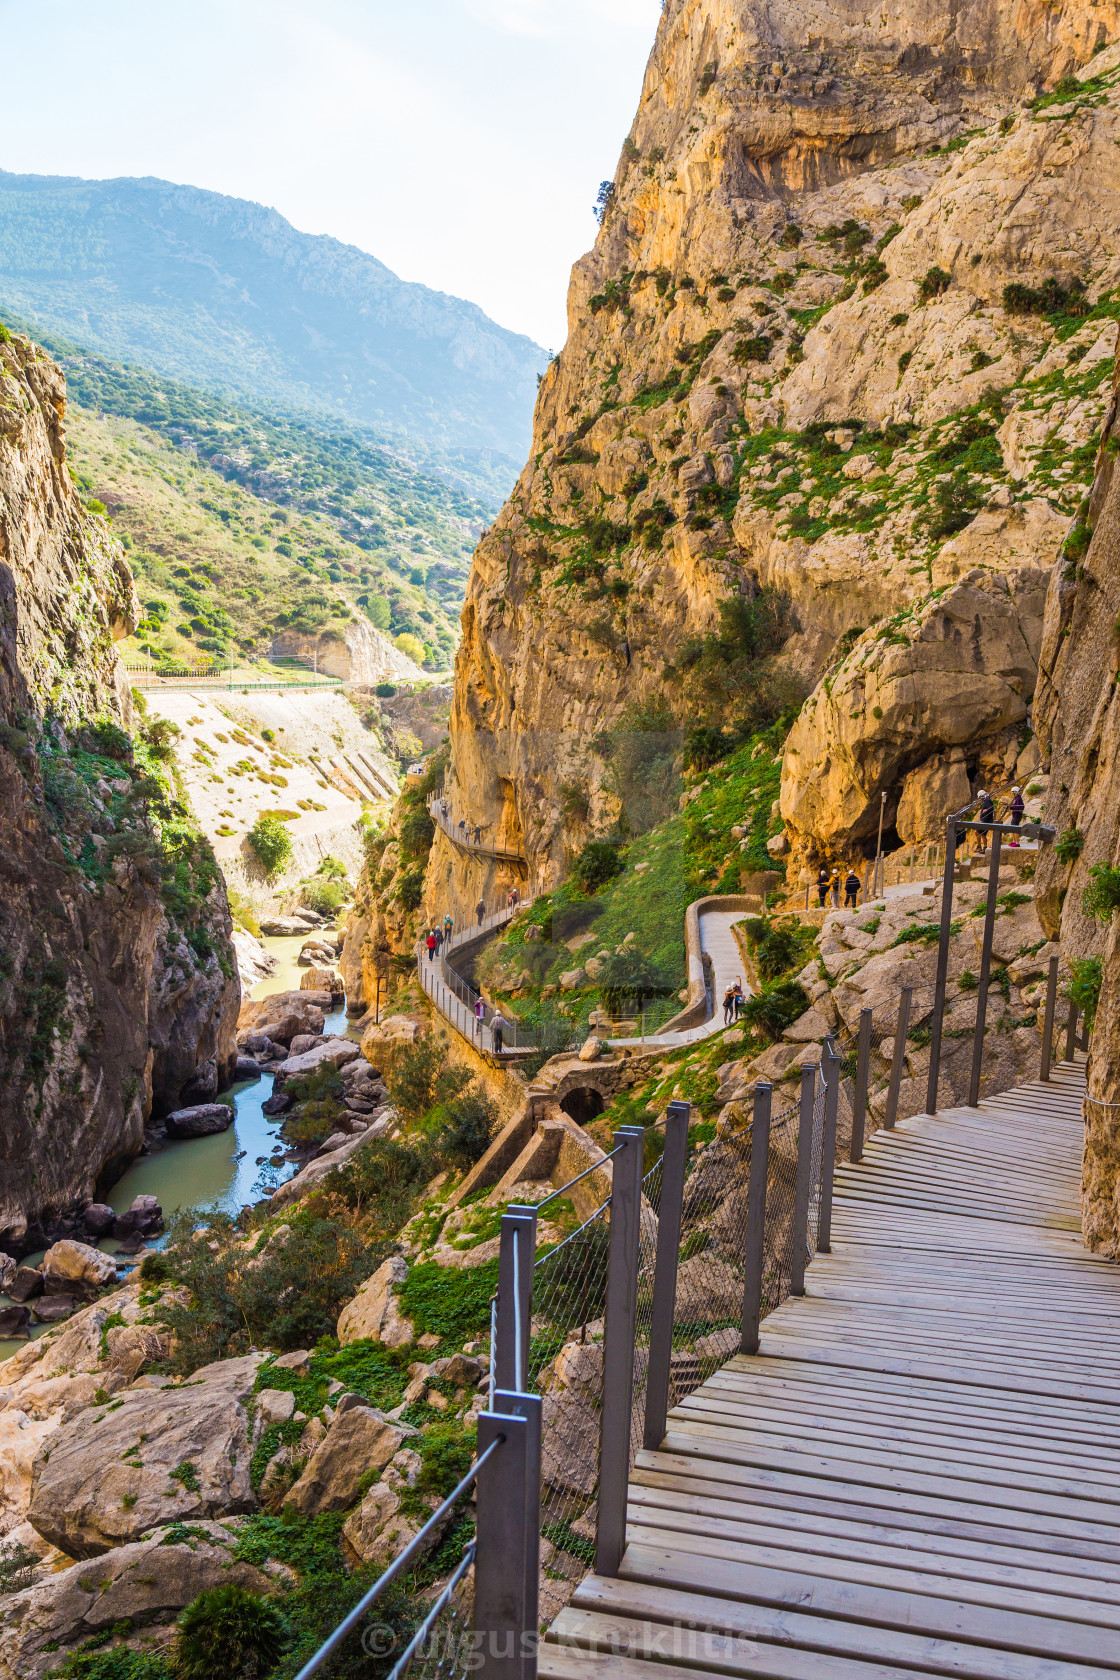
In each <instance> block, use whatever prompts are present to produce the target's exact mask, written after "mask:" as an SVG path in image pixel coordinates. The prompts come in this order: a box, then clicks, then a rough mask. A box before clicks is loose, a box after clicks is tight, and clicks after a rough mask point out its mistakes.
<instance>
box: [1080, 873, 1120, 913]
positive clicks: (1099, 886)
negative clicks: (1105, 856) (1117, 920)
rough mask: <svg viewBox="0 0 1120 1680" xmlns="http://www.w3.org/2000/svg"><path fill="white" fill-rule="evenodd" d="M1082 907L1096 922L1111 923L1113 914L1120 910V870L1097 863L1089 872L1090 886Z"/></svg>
mask: <svg viewBox="0 0 1120 1680" xmlns="http://www.w3.org/2000/svg"><path fill="white" fill-rule="evenodd" d="M1081 907H1082V909H1083V910H1084V912H1085V914H1086V915H1087V916H1092V917H1093V919H1094V921H1098V922H1108V921H1111V920H1112V915H1113V912H1114V911H1116V910H1120V869H1118V868H1116V867H1115V866H1114V865H1113V864H1109V863H1095V864H1094V865H1093V867H1092V869H1090V871H1089V885H1088V886H1087V887H1086V888H1085V891H1084V892H1083V893H1082V895H1081Z"/></svg>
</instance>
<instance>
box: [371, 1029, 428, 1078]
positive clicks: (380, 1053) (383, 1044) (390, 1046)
mask: <svg viewBox="0 0 1120 1680" xmlns="http://www.w3.org/2000/svg"><path fill="white" fill-rule="evenodd" d="M423 1031H424V1023H423V1022H422V1021H418V1020H415V1019H414V1018H413V1017H412V1016H411V1015H386V1017H385V1019H384V1020H383V1021H380V1022H377V1023H375V1024H374V1025H373V1026H370V1027H367V1028H366V1030H365V1032H364V1033H363V1034H362V1055H363V1056H364V1057H365V1059H366V1061H367V1062H370V1063H371V1064H372V1065H373V1066H374V1067H375V1068H376V1069H377V1071H378V1073H380V1074H381V1075H383V1076H384V1075H386V1074H388V1073H390V1072H391V1071H392V1069H393V1067H394V1065H395V1063H396V1062H397V1061H398V1059H399V1058H400V1056H401V1053H402V1052H403V1051H408V1050H411V1049H412V1047H413V1045H414V1044H415V1043H416V1042H417V1040H418V1039H419V1038H420V1037H421V1036H422V1034H423Z"/></svg>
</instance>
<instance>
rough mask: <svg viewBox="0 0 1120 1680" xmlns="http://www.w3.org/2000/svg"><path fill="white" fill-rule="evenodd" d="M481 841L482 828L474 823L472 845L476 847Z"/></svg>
mask: <svg viewBox="0 0 1120 1680" xmlns="http://www.w3.org/2000/svg"><path fill="white" fill-rule="evenodd" d="M481 839H482V828H481V826H480V824H478V823H475V825H474V843H475V845H476V846H477V845H478V844H479V842H480V841H481Z"/></svg>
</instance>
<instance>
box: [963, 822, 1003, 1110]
mask: <svg viewBox="0 0 1120 1680" xmlns="http://www.w3.org/2000/svg"><path fill="white" fill-rule="evenodd" d="M1002 843H1003V832H1002V830H1001V829H999V828H993V830H992V856H991V862H990V863H989V864H988V901H987V905H986V907H985V910H984V943H983V946H982V948H981V952H980V985H979V989H978V990H977V993H976V1026H975V1029H974V1031H973V1034H972V1074H971V1076H970V1078H969V1082H968V1106H969V1108H975V1107H976V1104H977V1103H978V1102H979V1101H980V1069H981V1065H982V1063H983V1060H984V1029H985V1026H986V1024H987V1019H988V981H989V978H990V976H991V972H992V935H993V933H994V932H995V925H996V894H997V893H998V891H999V853H1000V846H1001V845H1002Z"/></svg>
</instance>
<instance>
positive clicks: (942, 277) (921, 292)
mask: <svg viewBox="0 0 1120 1680" xmlns="http://www.w3.org/2000/svg"><path fill="white" fill-rule="evenodd" d="M952 283H953V276H952V275H951V274H949V273H947V272H946V270H945V269H943V268H937V267H934V268H927V269H926V271H925V273H924V275H923V276H922V278H921V280H920V281H919V283H918V301H919V303H929V302H930V301H931V299H933V298H935V297H940V296H941V294H942V293H943V292H947V291H948V290H949V287H950V286H951V285H952Z"/></svg>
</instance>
